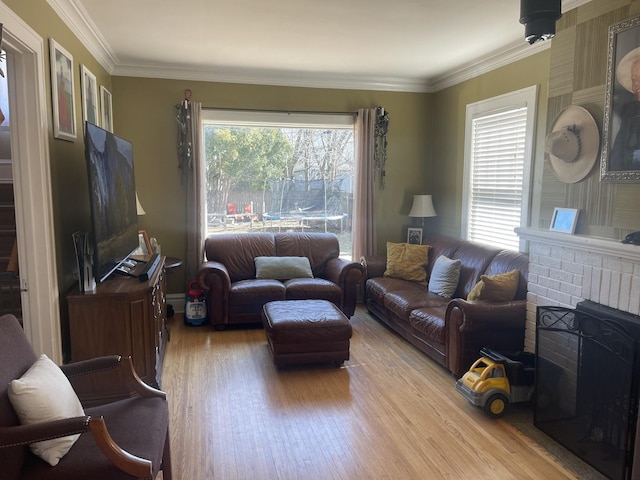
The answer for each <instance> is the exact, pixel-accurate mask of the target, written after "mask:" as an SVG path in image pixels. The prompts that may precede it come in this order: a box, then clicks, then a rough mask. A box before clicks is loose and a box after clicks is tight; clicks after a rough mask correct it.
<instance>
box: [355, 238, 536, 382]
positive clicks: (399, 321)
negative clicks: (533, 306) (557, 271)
mask: <svg viewBox="0 0 640 480" xmlns="http://www.w3.org/2000/svg"><path fill="white" fill-rule="evenodd" d="M422 243H423V244H426V245H430V246H431V248H430V250H429V260H428V263H427V264H426V265H425V269H426V273H427V279H429V276H430V275H431V270H432V268H433V264H434V262H435V260H436V259H437V258H438V256H440V255H445V256H447V257H449V258H451V259H453V260H455V259H460V260H461V269H460V278H459V281H458V286H457V289H456V292H455V294H454V295H453V296H452V298H444V297H441V296H439V295H436V294H434V293H432V292H429V291H428V289H427V285H421V284H419V283H416V282H410V281H406V280H402V279H398V278H390V277H384V276H383V274H384V271H385V268H386V256H375V257H363V258H362V259H361V263H362V265H363V266H364V268H365V276H366V287H365V302H366V305H367V309H368V310H369V312H370V313H371V314H372V315H373V316H374V317H376V318H377V319H379V320H381V321H383V322H384V323H385V324H387V325H388V326H389V327H391V328H392V329H393V330H395V331H396V332H397V333H398V334H400V335H401V336H403V337H404V338H405V339H406V340H408V341H409V342H411V343H412V344H413V345H415V346H416V347H417V348H418V349H420V350H421V351H423V352H424V353H426V354H427V355H429V356H430V357H431V358H433V359H434V360H435V361H437V362H438V363H440V364H441V365H443V366H444V367H446V368H448V369H449V370H450V371H451V372H452V373H453V374H454V375H455V376H457V377H459V376H461V375H462V374H463V373H464V372H466V371H467V370H468V369H469V367H470V366H471V364H472V363H473V362H474V361H475V360H477V358H478V357H479V353H480V349H481V348H482V347H485V346H486V347H492V348H494V349H495V350H498V351H521V350H522V349H523V347H524V329H525V317H526V296H527V288H526V287H527V275H528V265H529V259H528V256H527V255H526V254H522V253H518V252H512V251H507V250H500V249H497V248H492V247H488V246H484V245H480V244H477V243H472V242H468V241H464V240H459V239H455V238H451V237H445V236H439V235H427V236H426V237H425V238H424V239H423V242H422ZM514 269H517V270H518V271H519V272H520V279H519V285H518V289H517V292H516V295H515V299H514V300H511V301H503V302H485V301H467V300H466V298H467V296H468V295H469V292H470V291H471V290H472V288H473V287H474V286H475V285H476V283H477V282H478V281H479V280H480V276H481V275H490V276H491V275H496V274H500V273H506V272H509V271H512V270H514Z"/></svg>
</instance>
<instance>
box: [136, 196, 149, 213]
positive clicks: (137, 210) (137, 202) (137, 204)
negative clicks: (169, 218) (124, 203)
mask: <svg viewBox="0 0 640 480" xmlns="http://www.w3.org/2000/svg"><path fill="white" fill-rule="evenodd" d="M136 213H137V214H138V215H145V214H146V213H147V212H145V211H144V208H142V205H141V204H140V199H139V198H138V192H136Z"/></svg>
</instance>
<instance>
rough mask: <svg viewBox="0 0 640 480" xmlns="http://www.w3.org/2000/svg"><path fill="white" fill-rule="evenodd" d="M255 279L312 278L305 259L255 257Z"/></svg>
mask: <svg viewBox="0 0 640 480" xmlns="http://www.w3.org/2000/svg"><path fill="white" fill-rule="evenodd" d="M255 262H256V278H269V279H273V280H289V279H290V278H313V272H312V271H311V264H310V263H309V259H308V258H307V257H256V259H255Z"/></svg>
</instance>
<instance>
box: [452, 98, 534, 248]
mask: <svg viewBox="0 0 640 480" xmlns="http://www.w3.org/2000/svg"><path fill="white" fill-rule="evenodd" d="M535 105H536V87H529V88H526V89H523V90H519V91H517V92H513V93H510V94H506V95H502V96H500V97H495V98H492V99H489V100H485V101H482V102H477V103H474V104H470V105H467V115H466V127H465V167H464V208H463V217H462V235H463V237H464V238H466V239H469V240H473V241H477V242H480V243H485V244H488V245H493V246H498V247H501V248H506V249H510V250H519V249H520V242H519V239H518V236H517V235H516V233H515V231H514V229H515V228H517V227H520V226H526V224H527V220H528V209H529V184H530V176H531V162H532V141H533V132H534V119H535Z"/></svg>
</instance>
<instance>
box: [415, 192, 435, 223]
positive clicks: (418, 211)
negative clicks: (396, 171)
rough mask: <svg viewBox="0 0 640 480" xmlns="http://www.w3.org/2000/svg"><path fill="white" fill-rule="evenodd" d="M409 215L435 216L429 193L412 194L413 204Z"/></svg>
mask: <svg viewBox="0 0 640 480" xmlns="http://www.w3.org/2000/svg"><path fill="white" fill-rule="evenodd" d="M409 216H410V217H421V218H425V217H437V216H438V214H437V213H436V211H435V209H434V208H433V200H432V199H431V195H414V196H413V205H412V206H411V211H410V212H409Z"/></svg>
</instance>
